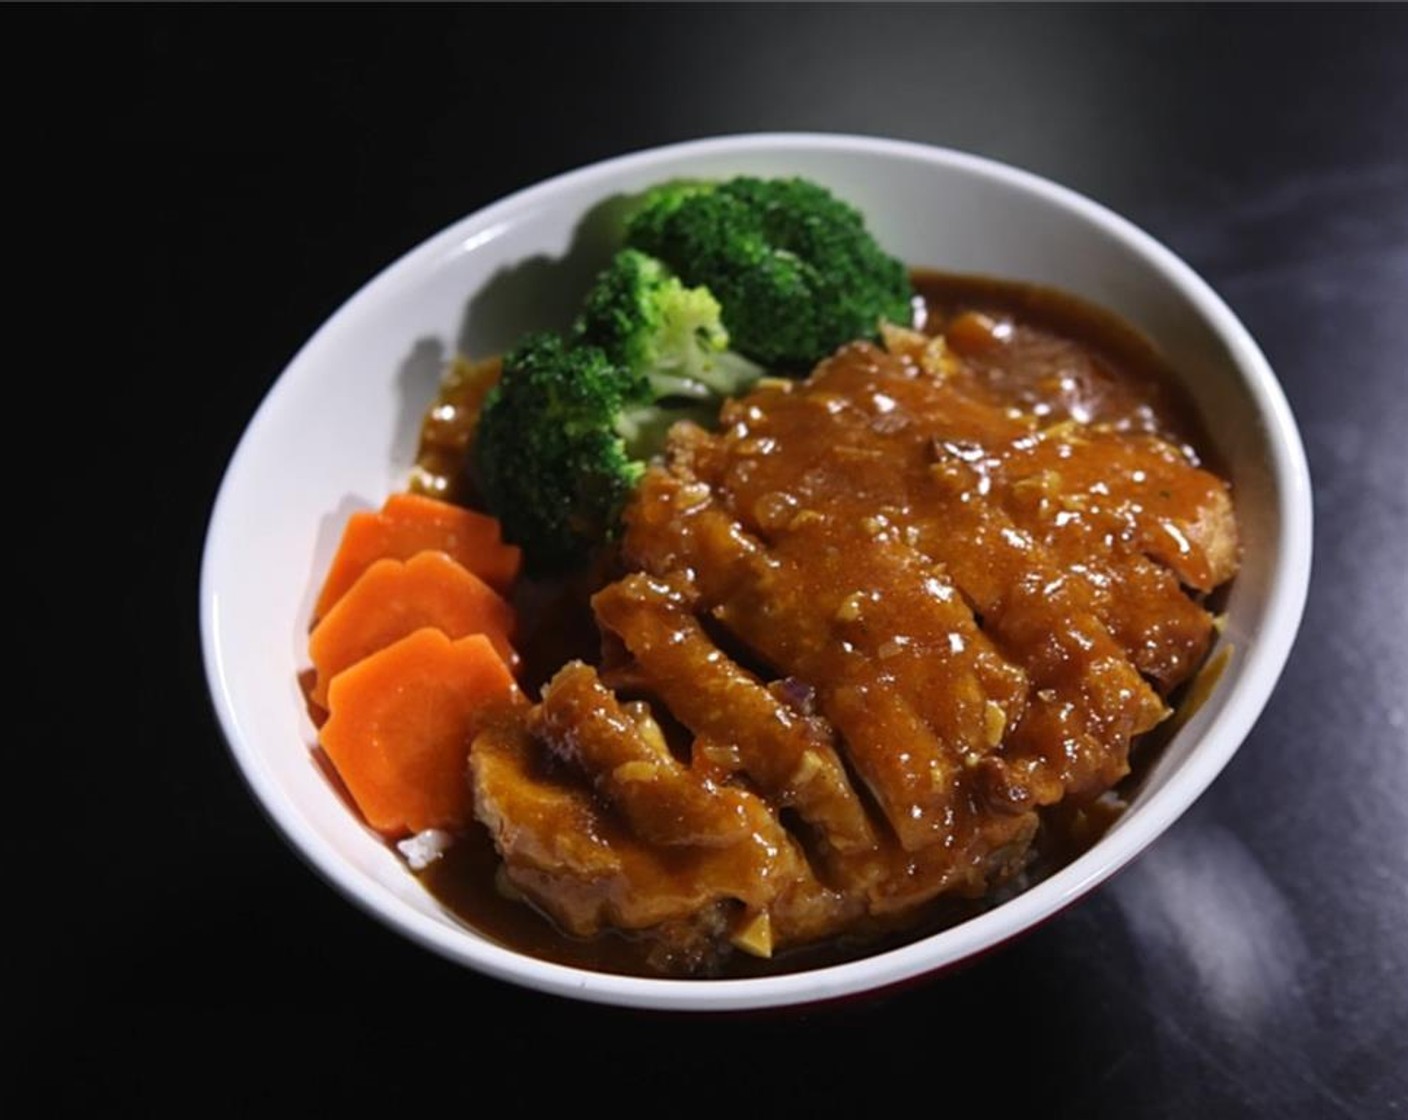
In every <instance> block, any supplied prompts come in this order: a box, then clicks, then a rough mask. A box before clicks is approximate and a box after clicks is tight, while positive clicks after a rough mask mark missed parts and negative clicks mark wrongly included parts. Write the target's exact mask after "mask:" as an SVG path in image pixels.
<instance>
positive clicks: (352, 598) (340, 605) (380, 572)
mask: <svg viewBox="0 0 1408 1120" xmlns="http://www.w3.org/2000/svg"><path fill="white" fill-rule="evenodd" d="M423 626H433V627H435V629H437V630H439V631H441V632H442V633H444V634H445V636H446V637H449V638H463V637H465V636H467V635H469V634H483V635H484V636H485V637H487V638H488V639H489V641H490V643H492V645H493V647H494V649H495V651H497V653H498V655H499V656H500V657H502V658H503V659H504V662H505V663H506V664H507V665H508V666H509V668H510V669H513V668H515V667H516V666H517V664H518V654H517V653H515V652H514V649H513V646H512V645H511V644H510V639H511V638H512V636H513V626H514V613H513V607H511V606H510V605H509V604H508V602H507V601H506V600H504V599H503V598H501V597H500V596H499V594H498V593H497V592H496V591H494V589H493V588H491V587H490V586H489V585H488V584H487V583H485V582H484V581H483V580H482V579H480V578H479V577H478V576H476V575H475V574H474V573H473V572H471V571H470V570H469V569H468V568H466V567H464V565H462V564H460V563H458V562H457V561H455V560H452V559H451V558H450V557H449V556H448V555H447V554H446V553H443V552H418V553H416V555H414V556H412V557H411V558H410V559H409V560H405V561H401V560H378V561H376V562H375V563H374V564H372V565H371V566H370V567H369V568H367V570H366V571H364V572H363V573H362V574H361V575H360V576H359V577H358V578H357V582H356V583H354V584H353V585H352V586H351V587H350V588H348V589H347V593H346V594H344V595H343V596H342V597H341V598H340V599H338V600H337V602H336V603H334V604H333V606H332V608H331V609H330V610H329V611H328V613H327V614H325V615H323V617H322V620H321V621H319V623H318V624H317V626H315V627H314V628H313V633H312V635H311V636H310V637H309V639H308V653H309V656H310V657H311V658H312V661H313V667H314V669H316V670H317V674H318V675H317V680H316V681H315V682H314V684H313V688H312V691H311V693H310V696H311V698H312V700H313V703H315V704H318V705H320V706H321V707H323V708H326V707H327V706H328V684H329V682H330V681H331V680H332V678H333V677H335V676H337V674H338V673H340V672H342V670H343V669H346V668H347V667H348V666H350V665H355V664H356V663H357V662H358V661H360V660H361V659H362V658H364V657H367V656H368V655H370V654H373V653H375V652H376V651H377V650H379V649H383V648H384V647H386V646H389V645H390V644H391V643H392V642H394V641H397V640H399V639H401V638H404V637H405V636H406V635H407V634H413V633H415V631H417V630H419V629H421V627H423Z"/></svg>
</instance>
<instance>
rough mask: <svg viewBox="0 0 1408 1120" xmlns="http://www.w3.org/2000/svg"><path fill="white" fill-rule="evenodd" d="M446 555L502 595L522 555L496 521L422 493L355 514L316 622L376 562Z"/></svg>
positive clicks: (324, 589)
mask: <svg viewBox="0 0 1408 1120" xmlns="http://www.w3.org/2000/svg"><path fill="white" fill-rule="evenodd" d="M428 549H437V550H439V551H441V552H445V553H448V554H449V555H450V556H452V557H453V558H454V559H455V560H457V561H459V563H461V564H463V565H464V566H465V567H466V568H468V569H469V570H470V571H471V572H473V573H474V574H475V575H477V576H478V577H479V578H480V579H482V580H483V581H484V582H485V583H487V584H488V585H489V586H490V587H492V588H493V589H494V590H495V591H497V592H499V593H500V594H507V593H508V591H509V589H510V588H511V587H512V585H513V581H514V580H515V579H517V578H518V571H519V568H520V567H521V565H522V559H523V557H522V553H521V552H520V551H519V549H518V548H517V547H516V546H514V545H510V544H505V543H504V540H503V537H502V535H501V533H500V530H499V523H498V521H497V519H495V518H493V517H490V516H489V515H488V514H484V513H478V512H476V511H474V510H470V509H465V508H464V507H463V506H457V505H452V504H451V503H449V502H442V501H440V500H439V499H437V498H428V497H425V496H424V495H421V494H409V493H406V494H393V495H392V496H391V497H389V498H387V499H386V502H385V504H384V505H383V506H382V508H381V509H380V510H377V511H372V510H363V511H359V512H357V513H354V514H352V516H351V517H349V518H348V519H347V524H346V525H345V526H344V527H343V530H342V539H341V540H340V541H339V543H338V547H337V552H336V553H335V554H334V555H333V558H332V563H331V564H330V565H329V566H328V573H327V576H326V577H325V578H324V580H323V586H322V590H321V591H320V592H319V595H318V602H317V605H316V606H315V608H314V611H313V616H314V621H316V620H318V619H320V618H322V617H323V615H325V614H327V612H328V611H329V610H331V609H332V606H333V604H334V603H336V602H337V601H338V599H340V598H342V596H343V595H344V594H346V593H347V590H348V589H349V588H350V587H351V586H352V585H353V584H354V583H356V582H357V577H358V576H360V575H361V574H362V573H363V572H365V571H366V570H367V568H369V567H370V566H371V565H372V564H374V563H375V562H376V561H378V560H386V559H391V560H409V559H410V558H411V557H412V556H414V555H415V554H416V553H418V552H424V551H426V550H428Z"/></svg>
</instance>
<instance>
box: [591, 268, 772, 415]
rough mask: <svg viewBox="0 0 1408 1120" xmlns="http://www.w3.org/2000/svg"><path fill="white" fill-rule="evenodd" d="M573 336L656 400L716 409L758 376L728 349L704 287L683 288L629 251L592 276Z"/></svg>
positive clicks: (715, 305) (713, 303)
mask: <svg viewBox="0 0 1408 1120" xmlns="http://www.w3.org/2000/svg"><path fill="white" fill-rule="evenodd" d="M573 334H574V337H575V338H576V340H577V341H578V342H585V343H588V344H590V345H594V346H599V347H600V348H601V349H602V350H604V351H605V352H606V355H607V357H609V358H610V359H611V360H612V361H614V362H617V363H618V364H620V365H623V366H625V367H626V368H627V369H629V370H630V371H631V372H632V373H633V374H634V375H636V376H638V377H644V378H645V379H646V380H647V381H648V382H649V385H650V390H651V395H652V396H653V397H654V398H655V399H656V400H662V401H663V400H670V399H672V398H684V399H687V400H696V401H713V402H715V403H716V404H717V403H718V402H719V401H721V400H722V399H723V398H724V397H727V396H732V395H733V394H735V393H738V392H739V391H741V390H742V389H744V388H746V387H747V386H748V385H750V384H751V383H752V382H754V381H756V380H757V379H758V377H759V376H760V375H761V374H762V373H763V368H762V367H761V366H759V365H757V364H756V363H754V362H750V361H748V360H747V359H746V358H744V357H743V356H742V355H740V354H736V353H734V352H733V351H732V350H730V349H729V336H728V331H727V330H725V329H724V325H723V320H722V318H721V316H720V309H719V301H718V300H716V299H715V298H714V296H713V294H712V293H710V291H709V290H708V289H707V288H703V287H699V288H686V287H685V286H684V285H683V284H682V283H680V280H679V278H678V277H677V276H674V275H673V274H672V273H671V272H670V270H669V269H668V268H666V267H665V265H664V264H663V263H661V262H660V261H659V260H656V259H655V258H654V257H651V256H647V255H646V254H645V253H642V252H639V251H637V250H635V249H624V250H622V251H621V252H619V253H617V254H616V256H615V257H613V258H612V260H611V263H610V264H609V265H607V267H606V268H605V269H604V270H603V271H602V272H601V273H600V274H599V275H598V276H597V278H596V281H595V283H594V284H593V285H592V287H591V290H590V291H589V292H588V293H587V297H586V301H585V304H584V306H583V309H582V313H581V315H579V316H578V318H577V321H576V323H575V325H574V327H573Z"/></svg>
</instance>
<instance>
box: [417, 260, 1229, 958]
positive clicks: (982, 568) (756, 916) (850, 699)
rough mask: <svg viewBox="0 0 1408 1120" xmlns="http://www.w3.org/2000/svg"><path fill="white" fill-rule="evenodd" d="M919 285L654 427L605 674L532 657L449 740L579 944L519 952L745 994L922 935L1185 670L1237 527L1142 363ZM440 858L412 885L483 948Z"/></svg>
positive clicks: (1008, 304)
mask: <svg viewBox="0 0 1408 1120" xmlns="http://www.w3.org/2000/svg"><path fill="white" fill-rule="evenodd" d="M916 281H917V285H918V288H919V291H920V292H921V294H922V295H923V296H924V310H925V315H924V320H923V327H924V331H923V332H922V333H918V332H910V331H890V332H888V333H887V337H886V339H885V340H884V345H883V346H880V345H875V344H870V343H857V344H853V345H851V346H848V347H845V348H843V350H842V351H840V352H839V353H838V354H837V355H835V356H834V357H833V358H831V359H828V360H827V361H825V362H823V363H822V365H821V366H820V367H819V368H818V369H817V370H816V371H815V372H814V373H813V375H812V376H810V377H809V378H807V379H805V381H800V382H768V383H766V384H763V385H760V386H759V387H758V388H756V389H755V391H753V392H752V393H750V394H748V395H747V396H746V397H744V398H743V399H741V400H739V401H736V402H731V403H730V404H729V405H727V406H726V407H725V409H724V411H723V413H722V415H721V417H720V425H719V431H718V432H717V434H712V433H706V432H704V431H702V430H700V429H689V428H677V429H676V432H675V434H674V435H673V436H672V440H671V449H670V456H669V462H668V465H666V466H662V467H658V468H655V469H652V471H650V472H649V473H648V474H647V477H646V480H645V482H644V483H643V484H642V487H641V490H640V492H639V493H638V495H637V497H636V499H635V500H634V501H633V503H632V505H631V507H630V508H629V510H628V513H627V522H628V530H627V533H626V536H625V539H624V541H623V544H622V550H621V552H622V560H623V563H624V567H625V568H626V569H627V571H628V573H634V574H627V575H626V576H625V578H623V579H618V580H616V581H615V582H612V583H609V584H608V585H606V586H605V587H603V588H601V589H600V590H599V591H598V592H597V594H596V596H595V598H594V599H593V603H592V605H593V608H594V614H595V616H596V622H597V624H598V625H599V626H600V628H601V630H602V632H603V634H604V638H605V641H604V646H603V649H604V653H603V654H602V655H601V656H597V657H594V658H590V659H591V660H593V661H595V662H598V663H599V672H600V677H598V675H597V671H596V670H592V669H590V668H588V667H586V666H581V667H578V668H573V667H571V666H569V667H568V668H567V669H565V670H563V672H561V673H558V674H555V675H554V674H551V673H550V672H546V671H545V672H544V673H543V677H544V679H547V678H548V677H549V676H551V683H550V686H549V687H548V689H547V691H546V693H545V699H544V702H543V703H542V704H541V705H539V706H538V707H537V708H535V709H534V710H533V711H534V713H535V714H534V715H532V716H530V717H529V719H528V721H527V724H526V726H523V727H518V728H508V729H505V730H504V732H503V734H502V735H501V736H500V737H499V738H498V739H497V740H496V741H494V742H492V743H487V744H486V743H484V742H483V741H481V743H479V744H476V748H475V755H474V756H473V758H472V765H473V766H474V768H475V781H476V794H477V799H478V804H479V806H480V810H481V812H480V816H481V819H482V820H484V821H485V823H486V824H488V825H489V826H490V828H491V829H492V831H493V833H494V836H495V839H496V842H497V844H498V847H499V849H500V852H501V854H502V855H503V856H504V857H505V863H504V865H503V866H502V867H501V869H500V874H499V880H500V883H501V885H503V884H507V885H508V886H509V887H510V889H511V891H512V893H514V894H516V895H519V896H521V897H523V898H525V899H527V900H529V901H530V902H531V903H532V906H533V907H534V908H536V909H538V910H541V911H543V912H545V913H547V914H549V915H551V916H552V918H553V920H554V921H555V922H556V924H557V925H559V926H560V927H562V928H563V929H566V930H570V931H572V932H573V933H574V934H576V935H578V936H579V937H581V938H582V940H575V941H574V940H570V939H566V938H560V937H559V939H557V940H552V939H546V940H545V939H544V938H542V937H541V936H539V934H540V932H541V930H538V931H535V932H534V934H533V935H532V938H531V941H532V945H531V947H529V949H528V951H532V952H537V953H540V954H544V955H550V956H555V957H558V958H559V959H564V960H570V961H572V962H573V963H579V964H587V965H589V966H591V967H600V968H608V969H615V970H624V971H646V972H651V971H667V972H686V973H705V974H718V973H720V972H722V973H725V974H734V973H740V974H741V973H750V972H755V971H759V970H766V969H768V968H792V967H799V966H801V964H803V963H807V962H810V961H812V960H815V959H819V958H818V956H817V954H818V953H820V954H821V958H820V959H826V958H828V957H829V956H834V955H836V954H841V955H844V954H846V953H848V952H854V951H856V950H855V948H854V945H855V944H856V943H860V944H866V943H871V944H873V939H874V938H877V937H882V936H894V935H896V934H897V933H898V935H900V936H906V935H907V936H913V935H916V934H917V933H918V932H922V931H924V930H927V929H931V928H933V926H934V924H935V922H942V921H945V920H951V919H952V918H953V917H954V916H955V915H956V914H959V913H963V912H970V911H971V909H972V908H973V907H974V906H980V905H983V904H984V900H986V899H990V898H991V897H992V896H993V892H994V891H996V890H1000V889H1003V888H1004V885H1006V884H1012V883H1016V882H1020V881H1021V880H1020V879H1018V878H1017V877H1018V876H1030V875H1032V874H1039V873H1040V871H1041V864H1040V854H1041V852H1042V850H1043V849H1050V850H1055V849H1056V848H1058V847H1061V848H1064V849H1065V851H1064V852H1063V855H1069V849H1070V848H1071V847H1072V845H1078V844H1079V843H1084V842H1088V841H1089V840H1093V839H1094V837H1095V836H1096V835H1098V831H1099V830H1098V829H1097V828H1094V827H1092V821H1094V820H1095V819H1096V818H1097V817H1098V816H1100V814H1099V813H1097V807H1098V806H1099V805H1102V804H1104V801H1103V800H1102V798H1103V796H1104V795H1106V794H1107V792H1108V791H1110V790H1111V789H1113V788H1114V787H1115V786H1116V785H1117V784H1118V783H1119V782H1120V781H1121V779H1123V778H1124V777H1125V775H1126V774H1127V773H1128V772H1129V750H1130V745H1131V743H1132V741H1133V740H1134V739H1136V738H1137V737H1138V736H1140V735H1143V734H1145V733H1147V732H1149V731H1150V730H1151V729H1153V728H1155V727H1156V726H1157V725H1159V724H1160V723H1161V721H1163V720H1164V719H1165V718H1166V717H1167V716H1168V714H1169V712H1170V708H1169V705H1168V699H1169V697H1170V694H1171V693H1172V692H1173V691H1174V690H1175V689H1176V688H1177V687H1178V686H1179V685H1180V684H1182V683H1183V682H1184V681H1186V680H1187V679H1188V678H1189V677H1190V675H1191V674H1192V673H1193V671H1194V670H1195V669H1196V668H1197V666H1198V664H1199V663H1200V662H1201V661H1202V659H1203V658H1204V656H1205V654H1206V652H1207V649H1208V646H1209V644H1210V640H1211V636H1212V632H1213V630H1212V618H1211V615H1210V614H1209V612H1208V611H1207V609H1206V607H1205V606H1204V604H1203V602H1202V598H1203V596H1204V595H1205V593H1207V592H1209V591H1211V590H1212V589H1213V588H1215V587H1217V586H1218V585H1220V584H1222V583H1224V582H1225V581H1226V580H1227V579H1228V578H1230V576H1231V575H1232V573H1233V572H1234V570H1235V566H1236V556H1237V548H1236V531H1235V521H1234V519H1233V516H1232V509H1231V503H1230V498H1229V495H1228V490H1227V487H1226V485H1225V484H1224V483H1223V482H1222V481H1220V480H1219V479H1218V478H1217V477H1216V476H1215V475H1214V474H1212V473H1210V472H1209V471H1207V470H1204V469H1202V468H1201V466H1200V465H1199V462H1198V459H1197V456H1196V453H1195V452H1194V451H1193V445H1194V443H1195V441H1197V439H1198V436H1197V432H1196V429H1195V428H1194V426H1193V425H1192V423H1191V422H1190V419H1189V417H1190V414H1189V413H1188V411H1187V410H1186V409H1185V408H1183V407H1181V406H1179V405H1178V404H1177V403H1176V402H1177V399H1178V398H1177V396H1176V393H1175V392H1174V391H1173V390H1172V387H1171V386H1172V381H1171V379H1168V378H1167V376H1166V373H1165V372H1164V371H1163V370H1162V368H1161V367H1160V365H1159V363H1158V359H1157V356H1156V355H1154V354H1153V353H1152V351H1150V350H1149V349H1148V347H1147V346H1146V345H1145V344H1144V343H1143V342H1142V341H1141V340H1140V339H1139V338H1138V336H1136V335H1134V334H1133V332H1131V331H1129V329H1128V328H1126V327H1124V326H1123V325H1122V324H1119V323H1118V322H1117V321H1115V320H1113V319H1112V318H1110V317H1109V316H1108V315H1105V314H1104V313H1100V312H1096V311H1093V310H1091V309H1089V308H1086V307H1084V305H1081V304H1078V303H1075V302H1074V301H1071V300H1069V299H1068V298H1067V297H1062V296H1059V295H1057V294H1054V293H1050V292H1047V291H1045V290H1041V289H1033V288H1029V287H1024V286H1019V285H1008V284H1002V283H998V282H992V281H980V280H962V279H955V278H949V277H939V276H929V275H920V276H917V277H916ZM527 656H528V658H529V660H531V659H532V656H531V653H529V654H528V655H527ZM586 674H590V676H589V677H588V676H587V675H586ZM632 713H634V714H632ZM481 747H482V749H481ZM662 752H663V753H662ZM549 805H551V806H552V808H547V807H546V806H549ZM1053 807H1055V808H1053ZM711 820H716V821H717V824H713V825H711V824H710V823H709V822H710V821H711ZM747 821H751V822H752V825H751V826H749V827H743V826H742V825H741V824H740V822H747ZM1058 826H1059V827H1058ZM682 830H683V831H682ZM1055 831H1060V832H1061V836H1059V837H1053V835H1052V834H1053V832H1055ZM569 832H570V834H571V835H573V836H577V837H595V838H596V840H595V841H593V842H592V843H591V844H589V845H587V846H585V847H584V846H583V844H581V843H577V842H575V841H574V843H575V844H576V847H575V848H574V849H573V850H571V851H567V850H565V849H564V848H563V847H562V844H563V841H562V840H561V838H562V837H563V836H564V835H565V834H567V833H569ZM745 837H746V839H745ZM471 839H472V838H471ZM481 839H482V838H481ZM472 847H473V844H472V842H471V843H462V844H461V848H464V849H470V848H472ZM467 858H468V857H467V856H466V855H465V854H463V853H461V854H460V855H458V856H456V857H454V859H453V860H452V861H445V862H442V864H440V865H438V866H435V867H432V869H431V870H430V871H429V872H428V873H427V874H426V879H427V882H428V884H429V885H430V886H431V888H432V889H433V890H435V891H436V892H437V893H438V894H440V896H441V897H442V898H445V899H447V900H448V901H450V902H451V904H452V905H455V906H456V908H457V909H459V910H460V912H461V913H463V914H464V915H465V917H466V918H467V920H470V921H471V922H473V923H474V924H476V925H477V926H479V927H480V928H490V929H493V928H494V927H495V926H496V925H498V923H499V922H500V920H501V919H502V918H503V917H504V915H505V914H507V913H509V912H510V910H512V908H509V909H508V910H506V909H505V908H504V906H503V905H502V904H501V903H499V902H488V901H486V892H483V891H482V890H468V889H467V888H466V883H465V880H464V879H463V878H462V877H460V876H459V875H458V874H457V873H456V871H455V870H454V869H455V868H456V867H457V866H458V864H459V863H460V862H461V861H463V860H465V859H467ZM470 895H473V896H474V897H473V898H471V897H469V896H470ZM514 905H515V907H516V908H517V911H518V913H519V917H525V918H526V919H528V920H529V921H530V922H537V923H539V925H540V926H545V925H547V923H545V922H543V920H542V918H541V917H540V916H539V915H537V914H533V913H532V912H531V910H530V909H529V908H528V907H523V906H521V905H520V904H514ZM519 924H520V923H518V922H517V920H516V919H514V920H509V921H506V922H504V923H503V924H502V925H498V928H500V929H502V930H503V931H504V932H503V933H502V936H504V937H505V938H506V939H507V940H510V941H513V942H515V943H518V937H517V935H516V934H515V933H513V932H512V931H511V930H509V926H517V925H519ZM614 933H619V934H624V936H614V935H613V934H614ZM545 944H547V945H549V946H550V948H549V949H548V950H547V951H545V950H544V948H543V946H544V945H545ZM768 954H774V957H773V959H771V960H759V956H760V955H761V956H763V957H766V956H767V955H768Z"/></svg>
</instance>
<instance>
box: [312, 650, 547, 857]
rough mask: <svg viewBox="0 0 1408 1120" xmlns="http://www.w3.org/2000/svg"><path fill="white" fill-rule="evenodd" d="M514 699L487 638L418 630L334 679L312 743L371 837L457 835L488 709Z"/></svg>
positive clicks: (468, 805)
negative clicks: (433, 831)
mask: <svg viewBox="0 0 1408 1120" xmlns="http://www.w3.org/2000/svg"><path fill="white" fill-rule="evenodd" d="M522 701H523V694H522V693H521V692H519V691H518V687H517V685H515V684H514V680H513V675H512V674H511V673H510V672H509V671H508V666H507V665H505V664H504V662H503V659H502V658H501V657H499V655H498V653H497V652H496V651H495V650H494V647H493V644H492V643H491V642H490V641H489V639H488V638H486V637H485V636H484V635H482V634H474V635H471V636H470V637H467V638H459V639H456V640H451V639H450V638H447V637H446V636H445V635H444V634H442V633H441V632H440V631H439V630H436V629H433V628H431V627H426V628H424V629H421V630H417V631H416V632H415V633H413V634H409V635H407V636H406V637H404V638H402V639H400V640H399V641H396V642H393V643H392V644H391V645H389V646H386V647H385V648H383V649H381V650H378V651H377V652H376V653H373V654H372V655H370V656H369V657H364V658H362V660H360V661H358V662H357V663H356V664H355V665H353V666H351V667H350V668H348V669H344V670H343V671H342V672H340V673H338V674H337V676H335V677H334V678H333V679H332V684H331V685H330V687H329V689H328V702H329V707H330V708H331V712H330V714H329V716H328V720H327V722H326V723H325V724H323V727H322V731H321V732H320V735H319V741H320V742H321V743H322V747H323V750H324V751H325V752H326V753H327V756H328V758H329V759H331V761H332V764H333V766H334V767H335V768H336V769H337V773H338V776H339V777H340V778H341V779H342V781H343V784H344V785H346V787H347V790H348V792H349V793H350V794H351V795H352V799H353V801H355V802H356V804H357V808H358V809H359V810H360V811H361V813H362V816H363V817H364V818H365V820H366V822H367V823H368V824H369V825H371V827H372V828H374V829H376V830H377V831H378V832H381V833H382V834H384V835H386V836H388V837H397V836H404V835H406V834H408V833H414V832H420V831H422V830H423V829H427V828H444V829H455V828H459V827H461V826H463V825H465V824H468V823H469V821H470V820H471V819H472V813H473V797H472V795H471V792H470V788H469V779H468V765H469V748H470V744H471V743H472V742H473V741H474V736H475V734H476V733H477V732H478V730H479V727H480V726H481V724H482V722H483V720H484V718H485V717H486V716H487V714H488V712H489V711H490V710H492V709H494V708H495V707H497V706H498V705H499V704H501V703H520V702H522Z"/></svg>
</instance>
